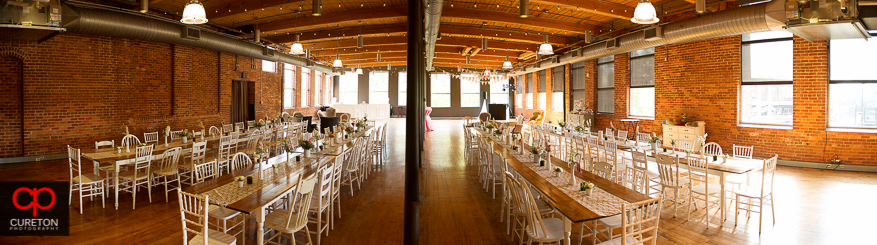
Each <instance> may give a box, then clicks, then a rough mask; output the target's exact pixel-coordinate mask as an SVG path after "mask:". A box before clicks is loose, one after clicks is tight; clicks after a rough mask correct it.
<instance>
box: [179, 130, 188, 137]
mask: <svg viewBox="0 0 877 245" xmlns="http://www.w3.org/2000/svg"><path fill="white" fill-rule="evenodd" d="M177 136H179V137H180V138H183V137H187V136H189V130H188V129H183V131H180V132H179V133H177Z"/></svg>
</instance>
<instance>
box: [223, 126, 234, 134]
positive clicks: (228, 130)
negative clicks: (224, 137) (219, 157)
mask: <svg viewBox="0 0 877 245" xmlns="http://www.w3.org/2000/svg"><path fill="white" fill-rule="evenodd" d="M232 131H234V128H233V127H232V125H231V124H223V125H222V133H223V134H227V133H230V132H232Z"/></svg>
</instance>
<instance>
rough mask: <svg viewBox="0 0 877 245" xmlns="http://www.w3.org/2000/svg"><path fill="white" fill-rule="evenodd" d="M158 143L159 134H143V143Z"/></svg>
mask: <svg viewBox="0 0 877 245" xmlns="http://www.w3.org/2000/svg"><path fill="white" fill-rule="evenodd" d="M152 142H158V132H152V133H143V143H152Z"/></svg>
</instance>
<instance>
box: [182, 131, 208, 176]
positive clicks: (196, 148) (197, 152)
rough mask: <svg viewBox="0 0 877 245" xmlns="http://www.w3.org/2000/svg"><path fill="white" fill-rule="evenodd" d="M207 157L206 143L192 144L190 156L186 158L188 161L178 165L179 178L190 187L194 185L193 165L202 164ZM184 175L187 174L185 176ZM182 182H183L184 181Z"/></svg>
mask: <svg viewBox="0 0 877 245" xmlns="http://www.w3.org/2000/svg"><path fill="white" fill-rule="evenodd" d="M206 157H207V142H206V141H201V142H195V143H194V144H192V155H190V156H189V157H188V158H186V159H187V160H188V161H185V162H184V163H183V164H178V165H177V166H178V167H179V169H180V171H182V172H181V173H180V177H181V178H183V179H185V180H188V181H189V184H190V185H194V184H195V173H194V172H193V170H194V169H195V165H197V164H201V163H204V160H205V159H206ZM186 174H189V175H188V176H186ZM185 180H184V181H185Z"/></svg>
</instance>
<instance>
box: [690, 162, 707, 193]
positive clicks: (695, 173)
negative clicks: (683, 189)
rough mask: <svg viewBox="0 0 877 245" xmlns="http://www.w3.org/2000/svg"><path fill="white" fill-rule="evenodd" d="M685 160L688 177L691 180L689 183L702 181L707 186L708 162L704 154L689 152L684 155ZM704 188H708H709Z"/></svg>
mask: <svg viewBox="0 0 877 245" xmlns="http://www.w3.org/2000/svg"><path fill="white" fill-rule="evenodd" d="M685 160H686V161H687V162H688V179H689V180H691V182H689V183H691V185H692V186H693V185H694V182H695V181H702V182H704V185H706V187H709V181H708V180H709V177H708V176H709V168H710V163H709V161H707V160H706V157H705V156H704V155H699V154H691V155H689V156H687V157H685ZM706 190H709V188H707V189H706Z"/></svg>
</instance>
